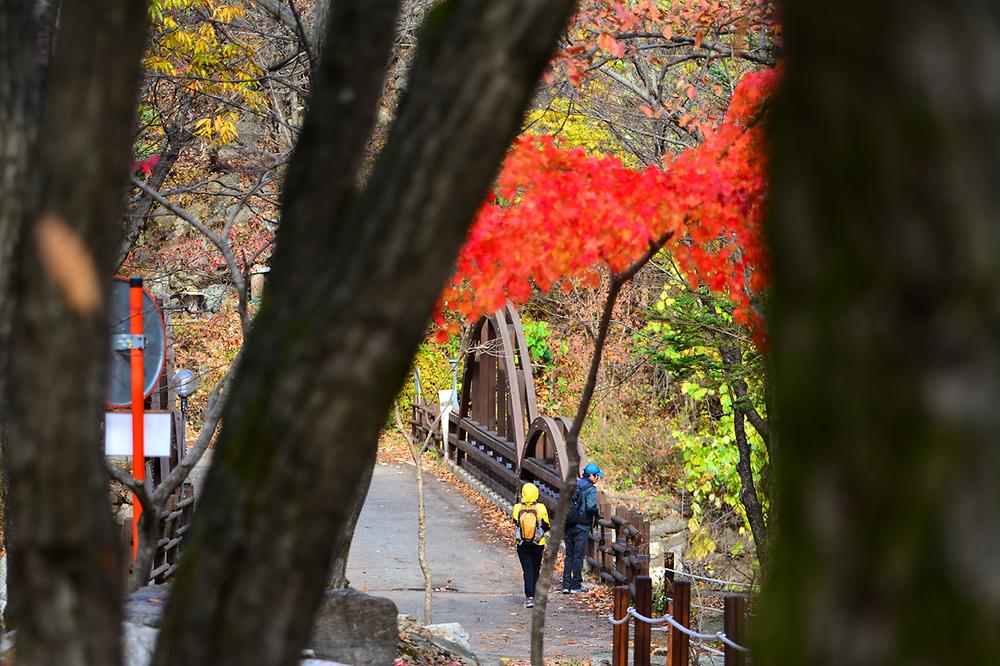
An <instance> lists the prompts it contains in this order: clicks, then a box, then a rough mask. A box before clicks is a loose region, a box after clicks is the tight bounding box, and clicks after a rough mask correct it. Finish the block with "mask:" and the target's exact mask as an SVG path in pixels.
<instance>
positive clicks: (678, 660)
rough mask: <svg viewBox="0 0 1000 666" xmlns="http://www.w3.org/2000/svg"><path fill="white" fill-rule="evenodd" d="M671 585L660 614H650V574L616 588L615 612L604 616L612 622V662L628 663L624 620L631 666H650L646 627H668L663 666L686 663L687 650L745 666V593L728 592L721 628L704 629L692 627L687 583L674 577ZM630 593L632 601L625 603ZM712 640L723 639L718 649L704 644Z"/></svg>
mask: <svg viewBox="0 0 1000 666" xmlns="http://www.w3.org/2000/svg"><path fill="white" fill-rule="evenodd" d="M672 587H673V590H672V592H673V595H672V598H671V597H668V600H669V609H668V612H667V613H666V614H664V615H663V616H662V617H653V616H652V579H651V578H649V577H648V576H638V577H636V579H635V586H634V588H633V589H630V588H629V587H627V586H624V585H623V586H619V587H616V588H615V597H614V612H613V613H612V614H610V615H608V617H607V619H608V622H609V623H610V624H611V625H612V627H613V640H612V656H613V662H612V663H613V666H628V657H629V635H628V634H629V625H630V623H633V622H634V627H635V637H634V641H633V650H632V652H633V655H632V656H633V662H632V664H633V666H650V658H651V638H650V631H651V630H659V631H664V630H666V631H669V632H670V634H669V637H668V641H669V642H668V647H667V654H668V659H667V664H668V666H688V664H689V661H690V652H691V650H692V649H696V650H702V651H705V652H707V653H710V654H713V655H719V656H723V657H724V660H725V664H726V666H745V665H746V656H747V655H748V654H749V653H750V649H749V648H748V647H746V645H745V643H746V631H745V627H746V621H745V620H746V602H747V597H746V595H745V594H742V593H733V594H727V595H726V597H725V608H724V609H723V614H724V615H723V620H724V630H723V631H716V632H714V633H705V632H700V631H696V630H695V629H692V628H691V583H690V582H689V581H674V582H673V584H672ZM633 590H634V591H633ZM630 598H631V600H632V601H633V602H634V604H633V605H629V603H628V602H629V599H630ZM658 625H666V626H662V627H661V626H658ZM715 641H718V642H720V643H722V645H723V650H721V651H720V650H717V649H715V648H714V647H711V646H709V645H706V643H707V642H715Z"/></svg>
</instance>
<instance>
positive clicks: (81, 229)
mask: <svg viewBox="0 0 1000 666" xmlns="http://www.w3.org/2000/svg"><path fill="white" fill-rule="evenodd" d="M13 4H14V5H16V6H15V7H3V8H2V10H0V15H3V16H4V17H7V16H9V15H12V14H11V12H16V11H17V10H18V6H27V5H29V3H16V2H15V3H13ZM21 8H22V9H23V7H21ZM60 11H61V14H60V25H61V29H60V31H59V35H58V39H57V44H56V48H55V53H54V55H53V59H52V62H51V65H50V69H49V75H48V79H47V83H46V86H47V94H46V97H45V102H44V109H43V110H42V113H41V115H42V117H43V120H42V125H41V131H40V132H39V134H38V136H39V137H40V141H39V145H38V151H37V152H36V153H34V154H33V155H32V157H33V158H34V159H33V162H32V164H31V168H32V172H31V179H32V181H33V182H31V183H29V185H28V187H26V192H27V193H28V194H27V196H25V194H24V193H21V194H20V195H18V196H19V197H20V198H21V202H20V204H19V205H20V206H21V208H22V209H21V211H20V212H19V213H18V214H19V216H20V218H21V221H20V223H21V225H22V229H21V232H20V233H21V238H22V244H21V245H22V246H21V249H20V250H19V251H18V255H17V257H16V261H15V264H16V267H15V269H14V271H15V273H14V279H13V282H12V284H11V285H10V289H9V290H8V291H7V293H8V294H9V293H11V292H12V293H13V294H15V296H16V298H17V301H18V306H17V309H16V311H15V313H14V317H13V324H12V330H11V340H10V349H11V355H10V361H9V366H8V380H9V385H10V386H16V387H17V390H16V391H11V392H10V393H9V396H8V398H9V413H8V417H9V420H8V424H7V425H8V437H7V441H6V442H5V444H6V447H5V448H6V451H7V460H8V471H9V474H10V481H11V483H10V496H9V498H8V499H9V504H8V509H9V510H10V511H11V515H12V522H13V534H12V535H11V536H12V538H11V541H10V544H11V576H12V577H13V580H14V588H13V590H12V592H13V595H12V598H11V603H12V604H13V614H14V618H15V622H16V623H17V628H18V631H17V660H18V663H19V664H22V663H23V664H29V665H30V664H66V665H74V666H75V665H77V664H95V665H97V664H104V665H106V664H115V663H117V662H118V660H119V655H120V649H119V641H118V636H119V629H120V627H119V621H120V612H121V611H120V603H121V566H120V547H121V546H120V540H119V538H118V534H117V532H116V530H115V529H114V526H113V523H112V519H111V513H110V510H109V506H108V502H107V490H106V488H107V487H106V484H105V483H104V471H103V459H102V458H103V456H102V452H101V438H100V418H99V415H100V413H101V411H102V409H103V398H104V392H105V387H106V381H105V373H104V372H102V369H103V368H104V367H105V366H106V359H107V357H108V353H109V352H108V345H109V342H110V341H109V339H108V334H107V316H106V312H105V309H104V305H103V302H104V300H105V298H104V292H105V291H106V287H105V284H106V281H107V277H108V276H109V275H110V273H111V261H112V258H113V253H114V245H115V241H116V240H117V239H116V234H117V229H116V226H115V225H114V224H109V221H110V220H117V219H119V218H120V216H121V212H122V191H123V186H124V179H125V175H126V173H127V167H128V161H129V156H130V152H131V151H130V148H131V146H130V133H131V130H132V127H133V118H134V114H135V103H136V98H137V92H138V84H139V58H140V56H141V54H142V47H143V40H144V35H145V21H146V12H145V8H144V7H143V6H142V4H141V3H134V2H124V1H122V0H66V1H65V2H63V3H62V6H61V9H60ZM13 15H16V14H13ZM28 34H30V35H31V36H32V38H35V37H36V33H35V32H33V31H31V32H29V33H28ZM5 56H8V57H9V54H5ZM5 59H6V58H5ZM34 84H35V85H36V86H38V85H40V80H39V79H38V78H36V79H35V80H34ZM29 94H30V93H29ZM34 192H38V193H39V198H38V199H37V200H36V199H35V198H34V197H33V195H32V193H34ZM15 198H16V197H15ZM8 205H10V201H9V200H8V201H4V207H5V208H6V207H7V206H8ZM4 263H6V262H4Z"/></svg>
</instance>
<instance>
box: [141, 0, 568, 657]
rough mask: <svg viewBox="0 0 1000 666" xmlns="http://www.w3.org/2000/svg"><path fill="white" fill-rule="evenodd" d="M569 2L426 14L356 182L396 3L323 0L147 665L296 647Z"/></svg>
mask: <svg viewBox="0 0 1000 666" xmlns="http://www.w3.org/2000/svg"><path fill="white" fill-rule="evenodd" d="M570 5H571V2H570V1H569V0H559V1H558V2H554V1H552V0H516V1H515V0H509V1H507V2H502V3H497V2H488V1H486V0H448V1H447V2H445V3H443V4H442V5H440V6H439V7H438V8H437V9H435V10H434V11H432V12H431V14H430V16H429V17H428V24H427V29H426V30H425V33H424V35H423V36H422V38H421V42H420V54H419V55H418V56H417V61H416V64H415V69H414V73H413V77H412V84H411V87H410V90H409V91H408V93H407V98H406V100H404V102H403V105H402V108H401V111H400V117H399V120H398V121H397V123H396V126H395V128H394V130H393V133H392V136H391V137H390V139H389V142H388V144H387V146H386V148H385V149H384V151H383V154H382V155H381V156H380V158H379V160H378V162H377V163H376V166H375V168H374V170H373V172H372V174H371V176H370V178H369V180H368V184H367V187H366V188H365V190H364V192H363V193H362V194H360V195H355V194H354V183H355V175H356V173H357V169H358V165H359V164H360V161H361V160H360V158H361V157H362V155H363V151H364V141H365V138H366V136H367V132H368V131H369V129H370V127H371V124H372V119H373V117H374V109H375V104H376V101H377V96H378V93H379V92H380V90H381V83H382V79H381V74H382V72H383V71H384V66H385V63H386V60H387V57H388V53H389V47H390V45H391V39H392V33H393V26H394V25H395V23H394V19H395V10H396V3H395V2H390V1H388V0H377V1H376V0H373V1H371V2H367V3H346V2H336V3H333V6H332V8H331V18H330V23H329V26H328V29H327V36H328V38H327V39H328V41H327V43H328V44H329V46H328V48H327V49H325V50H324V54H323V59H322V61H321V64H320V67H319V68H318V73H317V79H316V81H315V83H314V89H313V98H312V109H311V110H310V113H309V116H308V118H307V121H306V124H305V126H304V127H303V131H302V136H301V140H300V143H299V147H298V150H297V152H296V155H295V157H294V159H293V162H292V164H291V166H290V169H289V174H288V178H287V184H286V191H285V200H284V201H285V205H284V214H283V218H282V224H281V230H280V232H279V241H278V247H277V250H276V255H275V257H274V261H273V267H274V270H273V272H272V276H273V277H272V280H271V282H270V283H269V285H268V290H267V292H266V293H265V297H264V298H265V300H264V304H263V306H262V308H261V312H260V314H259V315H258V318H257V320H256V322H255V325H254V329H253V331H252V333H251V335H250V338H249V340H248V342H247V348H246V352H245V358H244V361H243V362H241V365H240V368H239V370H238V372H237V377H236V379H235V383H234V386H233V394H232V396H231V398H230V400H229V402H228V404H227V408H226V414H225V418H224V420H223V423H224V425H223V428H222V432H221V434H220V439H219V442H218V448H217V452H216V457H215V460H214V463H213V466H212V468H211V471H210V472H209V477H208V480H207V482H206V488H205V493H204V497H203V500H202V503H201V505H200V509H199V515H198V517H197V519H196V521H195V524H194V529H193V532H192V534H191V535H190V540H189V543H188V547H187V549H186V551H185V557H184V560H183V562H182V564H181V568H180V571H179V573H178V576H177V580H176V581H175V583H174V588H173V594H172V599H171V603H170V607H169V608H168V611H167V615H166V617H165V618H164V624H163V628H162V630H161V639H160V644H159V648H158V651H157V655H156V657H155V659H154V663H155V664H158V665H159V666H166V665H167V664H175V665H180V664H184V665H185V666H199V665H203V664H204V665H207V664H212V665H225V664H275V665H278V664H282V665H285V664H292V663H294V662H295V660H296V658H297V655H298V652H299V650H300V649H301V648H302V647H303V645H304V644H305V642H306V640H307V638H308V636H309V632H310V625H311V618H312V616H313V614H314V612H315V609H316V607H317V605H318V603H319V600H320V595H321V592H322V589H323V583H324V582H325V581H326V577H327V575H328V573H329V567H330V564H331V559H332V552H333V548H334V545H335V543H336V538H337V536H338V534H339V533H340V532H341V530H342V529H343V526H344V522H345V520H346V517H347V513H348V508H349V506H350V500H351V498H352V496H353V494H354V492H355V488H356V485H357V481H358V479H359V478H360V477H361V476H362V475H363V474H364V473H365V472H366V468H367V467H368V466H370V465H371V460H372V457H371V454H372V452H373V451H374V449H375V447H376V445H377V438H378V433H379V430H380V428H381V426H382V425H383V424H384V422H385V416H386V414H387V413H388V410H389V407H390V405H391V403H392V399H393V397H394V396H395V394H396V391H397V389H398V387H399V385H400V384H401V382H402V380H403V378H404V376H405V373H406V371H407V369H408V368H409V365H410V360H411V358H412V355H413V353H414V352H415V350H416V347H417V345H418V343H419V341H420V339H421V337H422V335H423V332H424V326H425V322H426V321H427V319H428V315H429V314H430V311H431V309H432V307H433V304H434V302H435V300H436V298H437V296H438V293H439V292H440V289H441V286H442V285H443V284H444V281H445V280H446V279H447V275H448V273H449V271H450V269H451V265H452V263H453V262H454V259H455V256H456V255H457V253H458V249H459V246H460V244H461V242H462V240H463V239H464V236H465V233H466V230H467V228H468V224H469V222H470V220H471V218H472V216H473V214H474V212H475V210H476V208H477V207H478V206H479V204H480V203H481V202H482V200H483V197H484V194H485V191H486V188H487V187H488V185H489V184H490V182H491V179H492V178H493V176H494V175H495V173H496V170H497V168H498V166H499V164H500V161H501V158H502V157H503V154H504V151H505V149H506V147H507V145H508V144H509V142H510V140H511V138H512V137H513V135H514V134H515V132H516V131H517V128H518V126H519V122H520V120H521V115H522V113H523V109H524V108H525V106H526V104H527V102H528V101H529V98H530V95H531V91H532V87H533V85H534V83H535V81H536V80H537V78H538V76H539V75H540V73H541V71H542V68H543V67H544V64H545V62H546V60H547V58H548V56H549V54H550V51H551V48H552V45H553V44H554V41H555V37H556V35H557V34H558V32H559V30H560V29H561V28H562V27H563V25H564V22H565V20H566V18H567V16H568V13H569V10H570Z"/></svg>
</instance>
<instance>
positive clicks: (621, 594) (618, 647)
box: [611, 585, 629, 666]
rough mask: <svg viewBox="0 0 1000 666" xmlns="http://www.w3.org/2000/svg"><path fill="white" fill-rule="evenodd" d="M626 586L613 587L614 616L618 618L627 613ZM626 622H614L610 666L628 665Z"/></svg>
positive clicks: (627, 597) (627, 594)
mask: <svg viewBox="0 0 1000 666" xmlns="http://www.w3.org/2000/svg"><path fill="white" fill-rule="evenodd" d="M628 602H629V593H628V588H627V587H625V586H623V585H619V586H617V587H615V610H614V618H615V619H616V620H620V619H621V618H623V617H625V615H626V613H628ZM628 625H629V623H628V622H624V623H622V624H616V625H615V626H614V629H613V634H612V641H611V661H612V666H628Z"/></svg>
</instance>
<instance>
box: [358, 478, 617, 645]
mask: <svg viewBox="0 0 1000 666" xmlns="http://www.w3.org/2000/svg"><path fill="white" fill-rule="evenodd" d="M424 488H425V491H426V502H427V522H428V525H427V536H428V539H427V559H428V564H429V565H430V568H431V571H432V572H433V576H434V586H435V588H438V589H441V590H444V591H439V592H435V594H434V618H433V619H434V622H436V623H437V622H459V623H461V625H462V626H463V627H464V628H465V630H466V631H467V632H468V633H469V635H470V638H471V640H470V642H471V644H472V648H473V650H475V651H476V653H477V654H479V655H480V656H481V658H482V659H483V663H484V664H498V663H501V662H500V659H501V658H506V659H512V660H527V658H528V656H529V654H530V639H531V637H530V631H531V611H530V610H529V609H525V608H523V607H522V603H523V602H524V595H523V591H522V582H521V567H520V565H519V564H518V561H517V556H516V554H515V553H514V551H513V549H511V548H507V547H505V546H500V545H496V544H493V543H491V542H490V541H488V540H487V539H485V538H484V535H483V534H482V528H480V523H479V509H478V508H477V507H476V506H475V505H474V504H472V503H470V502H469V501H468V500H466V499H465V497H463V496H462V495H461V494H460V493H458V492H455V491H454V490H453V489H451V488H449V487H448V486H447V484H445V483H443V482H441V481H439V480H438V479H436V478H435V477H433V476H432V475H430V474H426V475H425V477H424ZM511 529H513V526H512V527H511ZM347 578H348V580H350V583H351V587H354V588H355V589H359V590H363V591H366V592H369V593H371V594H376V595H379V596H384V597H388V598H390V599H392V600H393V601H394V602H395V603H396V605H397V606H398V608H399V611H400V612H401V613H407V614H409V615H413V616H415V617H417V618H422V617H423V576H422V575H421V573H420V566H419V563H418V562H417V490H416V479H415V473H414V468H413V467H412V466H404V467H396V466H389V465H385V464H379V465H377V466H376V467H375V475H374V478H373V479H372V486H371V490H370V491H369V493H368V500H367V502H366V503H365V507H364V510H363V511H362V512H361V518H360V520H359V522H358V528H357V531H356V532H355V535H354V543H353V545H352V547H351V556H350V560H349V562H348V567H347ZM554 592H558V591H557V590H554ZM545 634H546V641H545V645H546V650H545V653H546V658H556V657H559V656H565V657H575V658H576V659H578V660H580V663H588V662H589V661H590V660H591V658H592V657H597V656H598V655H601V656H602V658H603V655H607V654H608V653H609V652H610V649H611V645H610V642H611V626H610V625H609V624H608V622H607V620H606V619H605V618H603V617H600V616H598V615H597V614H596V613H593V612H588V611H586V610H584V609H582V608H581V606H579V605H578V604H577V603H575V602H574V601H571V600H570V599H569V598H567V597H565V596H563V595H561V594H558V593H556V594H553V595H552V596H551V597H550V602H549V609H548V616H547V620H546V632H545ZM594 663H595V664H599V663H600V661H599V660H595V661H594Z"/></svg>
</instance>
